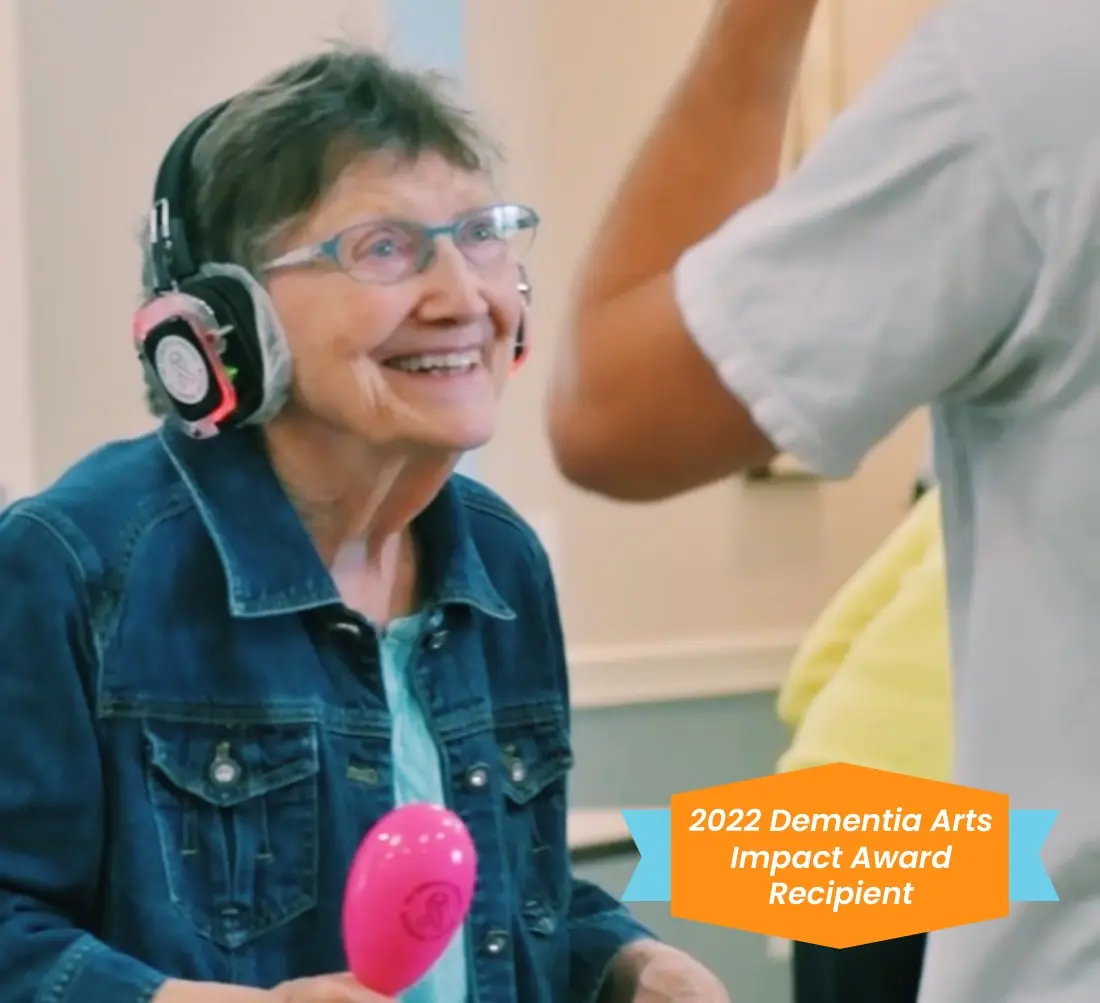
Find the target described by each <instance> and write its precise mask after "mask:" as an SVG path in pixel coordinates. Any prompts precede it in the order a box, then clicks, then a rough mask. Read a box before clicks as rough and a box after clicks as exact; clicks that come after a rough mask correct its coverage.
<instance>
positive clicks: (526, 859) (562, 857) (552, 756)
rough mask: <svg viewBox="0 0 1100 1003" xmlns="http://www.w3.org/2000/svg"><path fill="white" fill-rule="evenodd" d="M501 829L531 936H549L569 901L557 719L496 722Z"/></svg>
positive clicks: (568, 759)
mask: <svg viewBox="0 0 1100 1003" xmlns="http://www.w3.org/2000/svg"><path fill="white" fill-rule="evenodd" d="M497 741H498V742H499V744H500V751H501V758H502V761H503V767H504V780H503V793H504V825H505V836H506V841H507V846H508V849H509V853H510V854H511V855H512V859H511V863H512V873H513V874H514V875H515V879H516V885H517V889H518V891H519V895H520V904H521V906H522V909H523V913H524V916H525V918H526V920H527V922H528V924H529V925H530V926H531V928H532V930H533V931H534V932H543V933H546V934H550V933H553V932H554V927H555V926H556V922H557V920H556V917H557V915H558V914H559V913H560V912H561V910H562V909H563V908H564V907H565V904H566V903H567V902H568V900H569V888H570V874H571V871H570V866H569V847H568V845H567V843H566V801H567V784H568V775H569V770H570V769H571V768H572V766H573V752H572V749H571V747H570V743H569V734H568V732H567V730H566V727H565V717H564V713H563V714H562V715H561V716H560V717H554V718H551V719H549V720H543V721H540V722H538V723H520V722H517V723H515V724H512V723H509V722H507V721H499V720H498V724H497Z"/></svg>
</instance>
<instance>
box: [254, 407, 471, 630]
mask: <svg viewBox="0 0 1100 1003" xmlns="http://www.w3.org/2000/svg"><path fill="white" fill-rule="evenodd" d="M264 440H265V443H266V447H267V452H268V457H269V459H270V461H271V464H272V467H273V468H274V470H275V473H276V476H277V477H278V478H279V480H280V481H281V482H282V485H283V488H284V490H285V491H286V493H287V496H288V497H289V498H290V501H291V503H292V504H293V505H294V507H295V509H296V510H297V511H298V514H299V516H300V517H301V519H302V521H303V523H304V524H305V527H306V530H307V531H308V532H309V534H310V536H311V537H312V538H313V542H314V545H315V546H316V548H317V551H318V553H319V554H320V555H321V558H322V560H323V561H324V562H325V565H326V566H327V567H328V568H330V569H331V570H332V571H333V574H334V577H337V574H339V577H341V578H345V579H346V580H348V581H349V582H351V583H352V584H350V585H349V586H348V587H349V590H350V591H353V592H355V593H356V594H357V595H360V596H361V598H364V599H366V598H367V597H370V601H369V602H368V603H367V605H369V606H370V607H371V609H370V610H366V609H364V610H362V611H363V612H364V613H365V614H366V615H368V616H371V618H372V619H376V620H378V619H379V616H378V613H379V612H380V611H381V610H382V609H385V610H386V611H387V615H386V616H385V617H383V618H382V619H383V620H385V619H389V618H390V617H391V616H396V615H400V613H401V612H408V608H403V607H410V604H411V603H412V602H413V598H412V597H413V596H414V595H415V577H416V576H415V565H416V559H415V548H414V547H413V541H412V532H411V525H412V522H413V520H414V519H415V518H416V517H417V516H418V515H419V514H420V513H421V512H422V511H423V510H424V509H425V508H427V506H428V505H429V504H430V503H431V501H432V499H433V498H435V496H436V495H437V494H438V493H439V491H440V489H441V488H442V487H443V484H444V483H445V482H446V480H447V478H448V477H449V476H450V474H451V472H452V470H453V469H454V466H455V464H456V462H457V460H458V457H457V456H450V455H443V454H440V453H439V452H432V451H428V450H424V451H422V452H420V453H417V452H414V451H412V450H410V449H408V448H407V447H406V448H404V449H401V450H398V449H397V448H394V449H393V450H392V451H389V452H385V451H382V450H379V449H377V448H374V447H370V446H368V445H366V444H364V443H362V442H361V441H355V440H352V439H351V438H350V437H348V436H345V435H340V434H338V433H335V432H332V431H329V430H320V429H317V428H316V427H313V428H310V427H309V426H308V425H306V424H305V423H304V422H302V421H300V420H292V419H285V420H284V419H278V418H277V419H276V420H275V421H273V422H271V423H270V424H268V425H267V426H265V428H264ZM353 568H354V569H355V570H354V571H352V569H353ZM410 569H411V574H410ZM338 584H340V583H339V581H338ZM341 587H342V588H343V587H344V586H341ZM404 593H407V594H408V600H407V601H403V600H402V598H401V597H402V594H404ZM347 598H348V597H345V599H347ZM349 605H353V606H355V607H356V608H359V607H360V603H359V602H354V603H353V602H349ZM395 610H398V612H395Z"/></svg>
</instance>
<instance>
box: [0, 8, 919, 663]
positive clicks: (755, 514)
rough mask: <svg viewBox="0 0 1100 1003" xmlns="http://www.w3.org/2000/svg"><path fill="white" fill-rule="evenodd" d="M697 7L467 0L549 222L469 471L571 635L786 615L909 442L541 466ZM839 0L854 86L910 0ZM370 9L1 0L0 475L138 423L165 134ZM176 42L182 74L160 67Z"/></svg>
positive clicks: (501, 127) (895, 498) (835, 573)
mask: <svg viewBox="0 0 1100 1003" xmlns="http://www.w3.org/2000/svg"><path fill="white" fill-rule="evenodd" d="M709 3H710V0H675V2H669V0H523V2H516V0H468V5H467V13H468V19H469V20H468V32H469V45H468V56H469V62H470V68H471V73H472V78H473V79H472V92H473V96H474V98H475V100H476V103H477V104H478V105H479V106H480V107H481V108H482V109H483V111H484V113H485V114H486V116H487V117H488V119H489V121H490V123H491V125H492V126H493V128H494V129H495V131H496V132H497V133H498V135H499V136H500V137H501V138H502V139H503V141H504V142H505V144H506V146H507V148H508V151H509V154H510V162H509V165H508V177H507V180H508V182H509V187H510V189H511V191H512V192H514V193H515V194H516V195H517V196H520V197H523V198H525V199H529V200H530V201H532V202H533V203H534V204H536V205H537V206H538V207H539V208H540V210H541V211H542V213H543V216H544V219H545V228H544V231H543V233H542V235H541V237H540V240H539V243H538V245H537V247H536V249H535V260H534V262H533V265H534V274H535V277H536V279H537V283H538V285H537V289H536V306H535V310H534V314H535V316H534V325H533V329H534V334H535V337H536V350H535V353H534V356H533V358H532V361H531V363H530V365H529V366H528V367H527V369H526V370H525V371H524V372H523V373H522V374H521V375H520V376H519V377H518V378H517V380H516V381H515V383H514V385H513V387H512V388H511V393H510V395H509V399H508V401H507V407H506V414H505V420H504V422H503V424H502V429H501V432H500V435H499V438H498V439H497V441H496V442H495V443H494V444H493V445H492V446H491V447H490V448H489V449H488V450H486V451H485V453H484V454H483V456H482V457H481V469H482V472H483V475H484V476H485V478H486V479H487V480H488V481H489V482H490V483H492V484H494V485H495V486H497V487H499V488H500V489H501V490H502V491H503V492H504V493H505V494H506V495H507V496H508V497H509V498H511V499H513V500H514V501H515V502H516V503H517V504H518V505H519V506H520V508H521V509H522V510H523V511H524V512H526V513H528V514H529V515H531V516H532V517H533V518H534V519H535V521H536V522H537V523H538V525H539V528H540V529H541V530H542V531H544V532H545V534H546V537H547V541H548V543H549V545H550V548H551V551H552V555H553V557H554V559H555V562H556V563H557V565H558V567H559V571H560V575H561V590H562V599H563V607H564V611H565V615H566V620H567V626H568V628H569V631H570V636H571V641H572V642H573V643H574V644H579V645H583V646H588V645H599V644H604V643H607V644H618V643H628V642H635V643H642V644H650V643H652V644H676V643H680V642H684V643H688V644H690V643H694V642H698V641H700V640H701V639H706V638H719V639H729V638H734V637H735V636H737V635H740V634H742V633H744V632H753V631H761V630H767V629H769V628H783V627H794V628H798V627H800V626H802V625H803V624H804V623H805V622H806V621H807V619H808V618H809V617H810V616H812V615H813V613H814V612H815V611H816V610H817V609H818V608H819V606H820V605H821V603H822V602H823V600H824V599H825V597H826V596H827V595H828V593H829V591H830V590H831V589H832V588H833V587H834V586H835V585H837V584H838V583H839V582H840V581H841V580H842V578H843V577H844V576H845V575H846V574H847V573H848V572H849V571H850V570H851V569H852V568H853V567H854V566H855V564H856V563H857V562H858V561H859V560H860V559H861V558H862V556H863V555H864V554H866V553H867V552H868V551H869V549H870V548H872V547H873V546H874V544H875V543H876V542H877V541H878V540H879V539H880V538H881V537H882V536H883V535H884V534H885V533H886V532H887V531H888V529H889V528H890V526H892V525H893V523H894V522H895V521H896V519H897V518H898V516H899V515H900V513H901V512H902V510H903V507H904V504H905V496H906V492H907V489H908V486H909V482H910V479H911V476H912V472H913V470H914V467H915V464H916V461H917V456H918V453H919V451H920V449H921V445H922V439H921V434H920V429H919V427H918V425H917V424H913V425H911V426H910V427H907V428H906V429H905V430H903V431H902V432H901V433H899V434H898V435H897V436H896V437H895V438H894V439H892V440H891V441H890V442H889V443H887V444H885V445H884V446H883V447H882V448H881V449H880V450H879V451H878V452H876V454H875V455H874V456H872V457H871V458H870V460H869V461H868V462H867V464H866V466H865V468H864V469H863V470H862V471H861V472H860V474H859V476H858V477H857V478H855V479H854V480H853V481H851V482H850V483H846V484H837V485H824V486H813V487H770V488H754V489H751V490H745V489H743V488H742V486H741V484H740V482H730V483H727V484H721V485H718V486H716V487H714V488H712V489H709V490H706V491H701V492H698V493H696V494H694V495H692V496H691V497H688V498H684V499H682V500H679V501H676V502H674V503H669V504H665V505H660V506H653V507H637V508H634V507H624V506H618V505H612V504H608V503H604V502H601V501H597V500H594V499H591V498H588V497H583V496H581V495H579V494H578V493H577V492H574V491H572V490H570V489H568V488H566V487H565V486H564V485H563V484H562V482H561V480H560V479H559V478H558V477H557V475H556V474H555V473H554V471H553V468H552V465H551V463H550V459H549V454H548V451H547V448H546V444H545V440H544V437H543V431H542V400H543V395H544V386H545V381H546V376H547V369H548V360H549V356H550V354H551V348H552V342H553V339H554V338H555V337H556V336H557V334H558V332H559V330H560V328H561V324H562V304H563V302H564V299H565V295H566V291H567V288H568V284H569V282H570V277H571V269H572V267H573V266H574V263H575V262H576V261H577V260H578V258H579V256H580V254H581V251H582V249H583V247H584V246H585V244H586V242H587V240H588V237H589V235H590V233H591V230H592V227H593V226H594V225H595V222H596V220H597V218H598V215H599V213H600V212H601V210H602V208H603V206H604V204H605V202H606V200H607V197H608V195H609V193H610V190H611V188H612V186H613V184H614V183H615V181H616V179H617V177H618V175H619V173H620V171H621V170H622V168H623V166H624V164H625V160H626V158H627V157H628V156H629V154H630V152H631V151H632V150H633V149H634V147H635V146H636V144H637V142H638V141H639V140H640V138H641V136H642V134H643V131H644V130H645V128H646V127H647V126H648V124H649V122H650V120H651V119H652V117H653V115H654V114H655V112H656V110H657V108H658V107H659V104H660V102H661V100H662V98H663V97H664V95H665V93H666V92H667V89H668V86H669V84H670V83H671V81H672V80H673V79H674V77H675V75H676V74H677V72H678V71H679V70H680V68H681V66H682V65H683V63H684V61H685V59H686V58H687V56H688V54H689V52H690V50H691V47H692V45H693V43H694V41H695V38H696V36H697V33H698V32H699V31H700V29H701V27H702V25H703V23H704V20H705V18H706V16H707V12H708V10H709ZM846 3H847V9H848V14H849V16H848V18H847V23H848V28H847V34H848V35H849V36H850V37H849V40H848V50H849V61H850V64H851V65H850V66H849V73H848V77H849V86H851V87H853V88H855V87H856V86H858V85H859V83H860V82H861V81H863V80H865V79H866V78H867V76H868V75H869V74H870V73H871V72H873V71H874V69H876V68H877V66H878V65H879V64H880V63H881V60H882V58H883V57H884V55H885V54H886V52H887V51H888V50H889V49H890V48H891V47H892V46H893V45H895V44H896V42H897V41H898V39H900V38H901V37H903V36H904V33H905V31H907V30H908V28H909V26H910V25H911V23H912V21H913V15H914V12H915V11H916V10H917V9H918V8H919V7H921V6H924V5H926V3H927V0H846ZM383 6H384V4H383V3H380V2H377V0H313V2H312V3H308V4H307V3H302V2H298V0H232V2H231V3H230V2H225V0H191V3H190V4H186V5H182V6H180V5H176V6H175V7H173V6H172V5H168V4H162V3H151V2H150V0H96V2H94V3H76V2H72V0H0V219H3V221H4V226H5V234H6V235H5V239H4V240H3V241H0V338H3V339H4V341H3V347H4V359H5V365H4V366H3V367H0V422H2V423H3V426H4V428H5V434H4V436H2V437H0V478H2V479H3V483H4V484H6V485H7V486H8V487H9V488H10V489H11V490H12V491H13V492H15V493H21V492H23V491H27V490H31V489H32V488H34V487H36V486H37V485H39V484H41V483H42V482H43V480H45V479H48V478H52V477H53V476H54V475H55V474H56V473H57V472H58V471H59V470H60V469H61V468H62V467H63V466H65V465H66V464H67V463H69V462H71V461H72V460H73V459H74V458H75V457H77V456H78V455H80V454H81V453H83V452H84V451H86V450H87V449H90V448H92V447H93V446H95V445H96V444H97V443H99V442H100V441H102V440H103V439H104V438H108V437H115V436H120V435H128V434H133V433H136V432H140V431H142V430H144V429H146V428H148V427H149V420H148V418H147V417H146V416H145V414H144V412H143V409H142V404H141V395H140V389H139V384H140V379H139V372H138V368H137V366H136V364H135V363H134V361H133V359H132V356H131V350H130V346H129V341H128V334H127V332H128V324H129V316H130V311H131V308H132V306H133V303H134V296H135V291H136V269H137V252H136V249H135V245H134V242H133V235H132V234H133V227H134V226H135V225H136V223H137V221H138V218H139V216H140V214H141V212H142V211H143V209H144V206H145V203H146V200H147V198H148V189H149V184H150V179H151V177H152V175H153V172H154V170H155V167H156V164H157V162H158V159H159V157H160V156H161V154H162V152H163V149H164V146H165V144H166V143H167V142H168V140H169V139H170V138H171V136H172V135H173V134H174V133H175V132H176V130H177V129H178V128H179V126H180V125H181V124H182V123H183V121H184V120H185V118H186V117H187V116H188V115H189V114H190V113H192V112H193V111H194V110H195V109H196V107H198V106H199V105H201V104H204V103H206V102H208V101H213V100H215V99H217V98H218V97H220V96H221V95H223V94H225V93H227V92H228V91H230V90H232V89H234V88H237V87H239V86H241V85H242V84H244V83H246V82H248V81H250V80H252V79H254V78H255V77H256V76H257V75H259V74H260V73H263V72H265V71H267V70H269V69H271V68H273V67H274V66H276V65H278V64H279V63H281V62H283V61H285V60H287V59H290V58H292V57H294V56H296V55H298V54H299V53H301V52H304V51H306V50H307V49H310V48H312V47H314V46H315V45H316V44H317V43H318V42H320V41H321V40H322V39H324V38H328V37H333V36H338V35H347V34H349V33H350V34H351V35H353V36H354V37H358V38H380V37H382V32H383V23H382V22H383V13H382V8H383ZM213 24H216V25H217V31H211V30H210V26H211V25H213ZM815 51H818V50H816V49H815ZM172 53H175V54H176V58H177V59H179V60H180V62H181V64H182V65H184V66H187V67H191V68H193V70H194V72H188V73H180V72H172V73H162V72H160V71H161V70H162V69H163V67H164V66H165V65H166V60H167V59H168V58H170V56H171V54H172ZM200 67H201V71H200V69H199V68H200ZM24 112H26V113H24ZM20 227H23V228H24V229H23V231H22V237H23V239H20ZM32 433H33V434H32Z"/></svg>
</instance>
